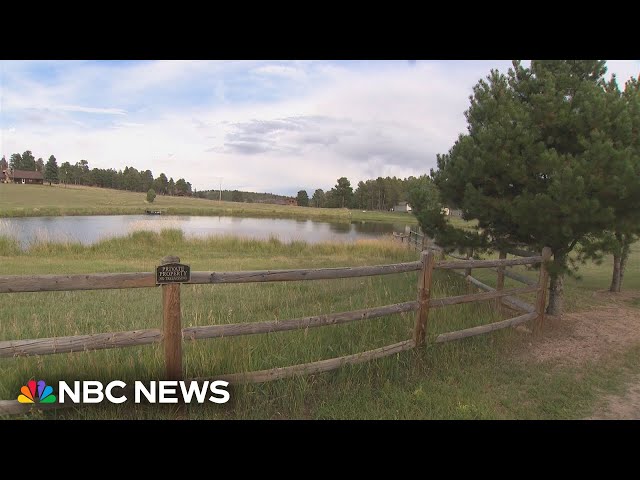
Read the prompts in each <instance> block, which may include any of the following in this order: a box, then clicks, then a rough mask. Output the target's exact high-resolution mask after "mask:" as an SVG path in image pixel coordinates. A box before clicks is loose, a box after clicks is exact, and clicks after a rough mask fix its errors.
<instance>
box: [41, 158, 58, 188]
mask: <svg viewBox="0 0 640 480" xmlns="http://www.w3.org/2000/svg"><path fill="white" fill-rule="evenodd" d="M44 179H45V180H46V181H47V182H49V185H51V183H53V182H55V183H58V162H57V161H56V157H54V156H53V155H51V156H50V157H49V160H47V164H46V165H45V167H44Z"/></svg>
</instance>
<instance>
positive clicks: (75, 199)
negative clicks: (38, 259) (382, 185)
mask: <svg viewBox="0 0 640 480" xmlns="http://www.w3.org/2000/svg"><path fill="white" fill-rule="evenodd" d="M147 209H151V210H162V212H163V213H164V214H166V215H211V216H235V217H256V218H264V217H269V218H294V219H296V218H300V219H303V218H304V219H311V220H320V221H322V220H325V221H344V222H348V221H352V220H353V221H372V222H390V223H393V222H397V223H400V222H405V223H407V224H416V225H417V221H416V218H415V217H414V216H413V215H411V214H410V213H402V212H378V211H362V210H349V209H346V208H315V207H297V206H289V205H271V204H265V203H239V202H219V201H217V200H208V199H204V198H191V197H172V196H168V195H158V196H157V197H156V198H155V200H154V202H153V203H147V201H146V193H140V192H127V191H123V190H112V189H108V188H98V187H85V186H79V185H66V186H63V185H53V186H49V185H18V184H3V183H0V218H1V217H40V216H59V215H134V214H135V215H140V214H144V211H145V210H147Z"/></svg>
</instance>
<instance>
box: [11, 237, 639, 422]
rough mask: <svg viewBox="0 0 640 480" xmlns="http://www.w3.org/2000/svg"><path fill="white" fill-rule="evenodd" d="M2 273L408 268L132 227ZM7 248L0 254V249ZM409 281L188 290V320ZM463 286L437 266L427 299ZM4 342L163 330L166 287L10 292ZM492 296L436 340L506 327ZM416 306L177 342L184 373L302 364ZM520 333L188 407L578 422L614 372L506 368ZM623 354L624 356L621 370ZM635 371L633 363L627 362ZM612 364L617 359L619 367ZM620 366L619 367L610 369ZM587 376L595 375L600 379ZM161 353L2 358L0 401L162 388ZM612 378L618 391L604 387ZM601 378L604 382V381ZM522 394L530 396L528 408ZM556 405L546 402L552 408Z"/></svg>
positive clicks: (383, 255) (308, 249)
mask: <svg viewBox="0 0 640 480" xmlns="http://www.w3.org/2000/svg"><path fill="white" fill-rule="evenodd" d="M0 248H1V249H2V250H1V251H2V253H3V255H2V259H1V260H2V270H3V274H26V273H84V272H87V273H89V272H125V271H151V270H152V269H153V267H154V266H155V265H157V264H158V263H159V260H160V259H161V258H162V257H164V256H165V255H168V254H172V255H178V256H180V257H181V260H182V261H183V262H184V263H187V264H190V265H191V267H192V269H193V270H214V271H228V270H250V269H279V268H305V267H336V266H349V265H352V266H355V265H372V264H380V263H396V262H402V261H411V260H415V259H416V253H415V252H413V251H410V250H407V249H406V247H402V246H400V245H399V244H397V243H393V242H383V241H362V242H356V243H355V244H344V243H325V244H313V245H308V244H306V243H304V242H291V243H282V242H280V241H278V240H277V239H271V240H269V241H258V240H252V239H243V238H237V237H210V238H185V236H184V235H183V234H182V232H181V231H179V230H171V229H169V230H163V231H161V232H146V231H136V232H132V233H131V234H130V235H128V236H127V237H122V238H111V239H108V240H104V241H102V242H99V243H97V244H95V245H91V246H84V245H81V244H77V243H64V244H59V243H37V244H34V245H31V246H30V247H29V248H27V249H26V250H24V251H19V249H17V247H16V245H15V244H12V243H11V242H10V241H9V240H1V241H0ZM5 254H6V255H5ZM416 290H417V272H410V273H402V274H393V275H386V276H377V277H363V278H352V279H339V280H319V281H307V282H280V283H264V284H240V285H184V286H182V289H181V291H182V324H183V326H184V327H189V326H199V325H216V324H226V323H242V322H258V321H264V320H284V319H290V318H297V317H303V316H307V315H316V314H322V313H331V312H339V311H346V310H354V309H360V308H366V307H373V306H378V305H385V304H391V303H396V302H402V301H407V300H413V299H415V298H416ZM465 291H466V286H464V285H463V284H462V283H461V282H460V281H459V279H458V278H457V277H456V276H451V275H449V274H447V273H446V272H435V276H434V283H433V296H434V297H444V296H451V295H459V294H462V293H464V292H465ZM1 297H2V298H0V300H1V301H2V303H1V304H2V308H0V340H14V339H27V338H42V337H52V336H64V335H77V334H89V333H101V332H115V331H121V330H131V329H143V328H158V327H159V326H160V325H161V321H162V320H161V319H162V307H161V290H160V288H148V289H124V290H102V291H84V292H79V291H78V292H42V293H13V294H3V295H2V296H1ZM500 318H501V317H499V313H498V312H497V310H496V309H494V308H492V304H491V303H485V304H466V305H459V306H451V307H446V308H440V309H433V310H432V311H431V312H430V315H429V332H428V333H429V336H430V338H433V336H434V335H437V334H438V333H441V332H445V331H452V330H458V329H461V328H467V327H471V326H475V325H480V324H484V323H489V322H493V321H496V320H499V319H500ZM414 320H415V314H414V313H407V314H400V315H394V316H388V317H384V318H380V319H373V320H365V321H360V322H354V323H351V324H345V325H336V326H327V327H321V328H313V329H308V330H300V331H292V332H277V333H271V334H264V335H251V336H245V337H231V338H218V339H209V340H200V341H195V342H191V341H185V343H184V357H183V358H184V360H183V361H184V369H185V376H186V377H198V376H206V377H215V376H217V375H220V374H225V373H235V372H247V371H253V370H260V369H267V368H273V367H280V366H288V365H294V364H298V363H304V362H311V361H316V360H321V359H325V358H332V357H337V356H342V355H347V354H352V353H357V352H361V351H363V350H368V349H372V348H377V347H380V346H383V345H387V344H391V343H394V342H397V341H401V340H405V339H408V338H411V334H412V329H413V324H414ZM522 335H523V334H522V333H520V332H518V331H513V330H510V331H500V332H495V333H493V334H491V335H487V336H483V337H477V338H470V339H466V340H463V341H460V342H455V343H452V344H447V345H440V344H438V345H434V344H428V345H427V346H426V347H425V348H421V349H419V350H416V351H408V352H403V353H401V354H398V355H394V356H392V357H390V358H385V359H380V360H376V361H373V362H369V363H366V364H360V365H354V366H347V367H343V368H341V369H339V370H337V371H334V372H328V373H324V374H319V375H311V376H306V377H296V378H291V379H285V380H279V381H276V382H272V383H269V384H263V385H245V386H240V385H237V386H233V389H232V401H231V402H230V403H229V404H226V405H223V406H220V405H192V406H191V407H190V408H189V415H190V418H573V417H574V416H580V415H583V416H584V415H586V414H588V411H589V408H590V405H592V404H593V402H594V400H595V395H594V392H593V391H594V389H595V387H594V386H593V385H596V384H597V385H600V383H601V382H603V381H604V380H603V379H604V378H613V379H618V380H616V381H618V382H619V381H621V380H620V378H621V377H619V376H618V377H616V374H614V375H613V376H612V374H611V372H610V371H609V370H606V369H600V370H597V369H596V370H593V371H591V370H590V371H589V372H586V373H585V372H582V373H581V375H582V378H585V375H587V376H588V375H592V376H593V378H594V380H593V382H591V383H588V384H582V383H581V382H580V381H578V380H576V379H574V378H573V377H572V375H573V373H574V372H572V371H562V372H560V373H558V372H556V371H555V370H554V369H553V366H552V365H542V366H538V367H536V368H535V369H531V368H529V366H527V365H526V364H523V363H521V362H517V361H505V358H508V356H509V352H510V351H511V350H512V349H515V348H520V345H521V343H522V342H526V341H529V339H528V338H526V339H522V338H521V336H522ZM622 361H623V360H620V362H622ZM624 361H625V362H627V363H628V364H631V365H635V363H633V362H634V360H633V359H626V360H624ZM614 367H615V368H618V367H619V365H618V364H616V365H615V366H614ZM612 368H613V367H612ZM594 372H595V373H594ZM162 376H163V355H162V348H161V346H160V345H147V346H140V347H131V348H123V349H113V350H101V351H95V352H77V353H71V354H59V355H49V356H36V357H20V358H9V359H0V399H12V398H15V397H16V395H17V392H18V390H19V388H20V386H21V385H22V384H24V382H25V381H26V380H28V379H29V378H34V377H37V378H38V379H44V380H46V381H47V383H55V382H57V381H58V380H67V381H73V380H82V379H95V380H101V381H103V382H108V381H111V380H114V379H119V380H124V381H125V382H127V383H131V382H133V381H134V380H151V379H159V378H162ZM610 381H611V382H613V383H615V382H614V381H613V380H610ZM598 382H600V383H598ZM523 399H525V400H526V402H523ZM550 399H551V400H550ZM172 415H173V414H172V412H171V411H170V410H169V409H167V408H166V407H164V406H162V405H146V406H145V405H135V404H132V403H127V404H123V405H119V406H114V405H109V404H106V403H105V404H100V405H97V406H93V407H82V408H78V409H71V410H67V411H64V410H62V411H59V412H47V413H42V414H32V415H30V416H29V418H100V419H102V418H172Z"/></svg>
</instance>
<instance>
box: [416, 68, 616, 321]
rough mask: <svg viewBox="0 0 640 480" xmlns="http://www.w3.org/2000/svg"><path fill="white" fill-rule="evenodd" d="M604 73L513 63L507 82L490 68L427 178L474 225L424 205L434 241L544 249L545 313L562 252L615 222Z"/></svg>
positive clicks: (564, 258)
mask: <svg viewBox="0 0 640 480" xmlns="http://www.w3.org/2000/svg"><path fill="white" fill-rule="evenodd" d="M605 73H606V66H605V62H604V61H599V60H564V61H560V60H552V61H541V60H534V61H532V62H531V67H530V68H525V67H523V66H522V65H521V63H520V62H519V61H515V62H513V68H511V69H509V72H508V74H507V75H506V76H505V75H503V74H500V73H499V72H498V71H496V70H492V71H491V73H490V75H489V76H488V77H487V78H486V80H480V82H479V83H478V84H477V85H476V86H475V87H474V89H473V95H472V96H471V105H470V107H469V109H468V110H467V111H466V112H465V116H466V119H467V123H468V133H467V134H464V135H460V136H459V138H458V140H457V141H456V142H455V144H454V145H453V147H451V149H450V150H449V152H448V153H447V154H444V155H438V156H437V162H438V170H437V171H436V172H433V171H432V172H431V173H432V177H433V179H434V182H435V184H436V185H437V186H438V188H439V191H440V195H441V197H442V200H443V201H444V202H445V203H446V204H447V205H448V206H450V207H457V208H460V209H461V210H462V212H463V218H465V219H467V220H471V219H477V221H478V226H477V228H476V230H475V231H473V232H468V231H461V230H457V229H455V228H453V227H452V226H451V225H450V224H448V223H447V222H445V221H444V219H443V218H442V217H443V214H442V213H441V212H438V211H437V210H438V209H437V207H435V208H434V207H426V208H422V209H421V210H422V211H423V212H425V213H424V214H423V219H422V221H421V222H420V223H421V227H422V228H423V230H424V231H425V232H427V233H432V234H434V235H435V236H436V241H437V242H439V243H440V244H441V245H452V244H456V243H457V244H459V245H475V246H477V247H480V248H488V247H490V248H492V249H500V248H504V247H505V246H507V245H513V244H525V245H528V246H529V247H530V248H533V249H535V250H537V251H540V250H541V249H542V248H543V247H544V246H548V247H550V248H551V249H552V251H553V254H554V259H553V263H552V265H550V266H549V267H550V274H551V287H550V295H549V308H548V310H547V311H548V312H549V313H551V314H560V313H561V311H562V290H563V289H562V286H563V275H564V274H565V273H567V272H570V271H571V269H570V268H569V267H570V262H569V257H568V255H569V252H571V251H572V250H573V249H574V247H575V246H576V244H577V243H578V242H579V241H581V240H583V239H585V238H587V237H588V236H589V235H591V234H595V233H596V232H601V231H602V230H605V229H607V227H609V226H611V224H612V222H613V220H614V215H613V209H612V208H611V207H610V202H609V199H608V195H610V191H611V188H610V187H611V185H610V184H609V180H608V177H609V176H610V175H611V174H612V173H614V172H612V171H611V169H612V168H613V167H615V164H614V163H615V162H611V156H610V155H611V153H612V151H611V149H610V148H609V146H610V144H611V139H610V138H609V136H608V135H607V129H606V128H605V127H604V126H606V125H607V122H608V121H609V118H608V115H609V111H608V109H607V98H606V92H605V81H604V79H603V77H604V74H605ZM414 207H415V206H414ZM419 209H420V207H419Z"/></svg>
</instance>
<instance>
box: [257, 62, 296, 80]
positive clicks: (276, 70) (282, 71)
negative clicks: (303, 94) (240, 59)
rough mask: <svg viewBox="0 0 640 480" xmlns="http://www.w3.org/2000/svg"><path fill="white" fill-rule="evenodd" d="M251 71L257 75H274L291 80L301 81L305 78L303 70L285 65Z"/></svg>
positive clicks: (268, 66) (269, 66) (263, 67)
mask: <svg viewBox="0 0 640 480" xmlns="http://www.w3.org/2000/svg"><path fill="white" fill-rule="evenodd" d="M252 71H253V73H257V74H258V75H274V76H277V77H284V78H287V79H291V80H302V79H305V78H306V77H307V74H306V73H305V71H304V70H302V69H300V68H295V67H290V66H285V65H264V66H262V67H257V68H254V69H253V70H252Z"/></svg>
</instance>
